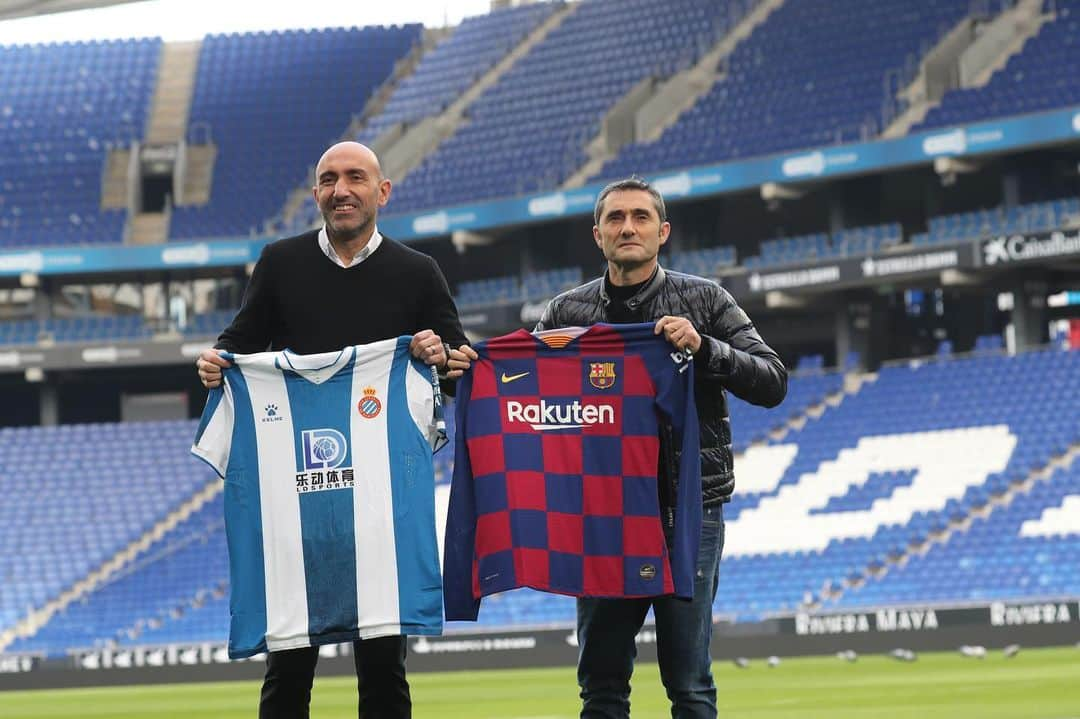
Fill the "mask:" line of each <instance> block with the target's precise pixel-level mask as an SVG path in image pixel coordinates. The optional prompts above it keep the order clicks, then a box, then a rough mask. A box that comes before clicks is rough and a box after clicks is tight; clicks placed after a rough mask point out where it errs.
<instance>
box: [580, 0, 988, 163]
mask: <svg viewBox="0 0 1080 719" xmlns="http://www.w3.org/2000/svg"><path fill="white" fill-rule="evenodd" d="M970 7H971V3H969V2H968V0H941V1H939V2H934V3H917V4H913V3H910V2H907V0H882V1H881V2H869V3H868V2H862V1H861V0H837V1H836V2H828V3H820V2H814V0H788V1H787V2H785V3H784V4H783V5H781V6H780V7H779V8H778V9H777V10H775V11H774V12H773V13H772V14H771V15H769V17H768V19H767V20H766V21H765V22H764V23H762V24H761V25H760V26H759V27H758V28H757V29H756V30H755V31H754V33H753V34H752V35H751V36H750V37H749V38H747V39H746V40H744V41H743V42H741V43H740V44H739V45H738V47H737V48H736V49H735V51H734V52H733V53H732V54H731V56H730V57H729V58H728V60H727V63H726V68H725V69H726V76H725V77H723V78H722V79H721V80H719V81H718V82H717V83H716V84H715V85H714V86H713V87H712V89H711V90H709V92H708V93H707V94H706V95H705V96H704V97H703V98H701V100H699V101H698V102H697V103H696V104H695V105H694V107H693V108H691V109H690V110H689V111H687V112H686V113H684V114H683V115H682V116H681V117H679V119H678V120H677V121H676V122H675V124H673V125H672V126H671V127H669V128H668V129H667V130H666V131H664V133H663V134H662V135H661V136H660V138H659V139H657V140H656V141H655V142H651V143H647V144H640V143H635V144H632V145H629V146H627V147H625V148H624V149H623V150H622V151H621V152H620V154H619V156H618V157H616V158H615V159H614V160H611V161H610V162H608V163H607V164H606V165H605V166H604V167H603V168H602V169H601V170H600V172H598V173H597V174H596V175H595V176H594V178H593V179H601V178H615V177H623V176H626V175H629V174H631V173H638V174H647V173H649V172H654V171H657V170H664V169H670V168H680V167H692V166H694V165H704V164H708V163H713V162H720V161H723V160H728V159H732V158H739V157H752V156H755V155H767V154H770V153H774V152H781V151H783V150H792V149H798V148H804V147H813V146H818V145H833V144H836V143H839V142H851V141H857V140H862V139H867V138H868V137H873V136H875V135H877V134H878V132H879V131H880V130H881V127H880V124H881V107H882V101H883V100H884V96H883V90H882V86H883V82H884V79H885V77H886V74H887V73H889V72H890V71H893V70H895V69H897V68H900V67H902V66H903V65H904V64H905V62H907V61H908V59H909V56H912V55H919V54H920V50H922V49H924V48H925V47H926V46H927V45H928V44H932V43H934V42H936V40H937V38H938V37H939V36H940V34H941V33H942V31H943V30H946V31H947V30H948V29H949V28H951V27H952V26H954V25H955V24H956V23H957V22H959V20H960V19H961V18H963V17H964V16H965V15H967V13H968V12H969V10H970ZM867 27H875V28H878V29H879V30H880V32H874V33H867V32H864V31H863V29H864V28H867Z"/></svg>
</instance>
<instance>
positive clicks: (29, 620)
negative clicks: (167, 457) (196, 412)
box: [0, 479, 223, 653]
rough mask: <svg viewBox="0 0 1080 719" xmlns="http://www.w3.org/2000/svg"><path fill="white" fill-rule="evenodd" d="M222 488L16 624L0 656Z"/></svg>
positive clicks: (194, 500)
mask: <svg viewBox="0 0 1080 719" xmlns="http://www.w3.org/2000/svg"><path fill="white" fill-rule="evenodd" d="M222 488H223V485H222V483H221V481H220V480H217V479H214V480H213V481H211V482H210V483H208V484H207V485H206V486H204V487H203V488H202V489H201V490H199V491H198V492H196V493H195V494H194V495H192V496H191V497H190V498H189V499H188V500H187V501H186V502H184V503H183V504H181V505H180V506H179V507H177V508H176V509H175V510H174V511H173V512H171V513H170V514H169V515H168V516H166V517H165V518H164V519H162V520H161V521H160V522H158V523H157V524H155V525H154V526H153V527H152V528H151V529H149V530H148V531H147V532H146V533H145V534H143V535H142V536H141V537H139V538H138V539H137V540H135V541H134V542H132V543H131V544H129V545H128V546H127V547H125V548H124V549H122V550H120V551H119V552H117V553H116V554H115V555H114V556H113V557H112V558H111V559H109V560H108V561H106V562H105V563H104V564H102V565H101V566H100V567H98V568H97V569H95V570H94V571H92V572H91V573H90V574H88V575H87V576H86V577H84V578H83V579H81V580H80V581H78V582H76V583H75V584H74V585H72V586H71V588H70V589H68V590H67V591H65V592H63V593H61V594H60V596H59V597H57V598H56V599H54V600H52V601H51V602H48V603H47V604H45V606H43V607H41V608H40V609H37V610H35V611H32V612H31V613H30V614H29V615H28V616H27V617H26V618H25V619H23V620H22V621H20V622H18V623H16V624H15V626H14V627H11V628H9V629H7V630H6V631H4V632H3V633H0V653H2V652H3V651H4V650H5V649H6V648H7V647H8V646H9V645H10V644H11V643H12V642H13V641H15V639H17V638H19V637H29V636H32V635H33V634H34V633H35V632H37V631H38V630H39V629H40V628H41V627H43V626H45V624H46V623H47V622H48V621H49V619H50V618H51V617H52V616H53V615H54V614H56V613H57V612H59V611H61V610H63V609H64V608H65V607H67V606H68V605H70V604H71V603H72V602H75V601H77V600H79V599H80V598H82V597H84V596H86V595H87V594H89V593H90V592H92V591H93V590H94V589H95V588H97V587H98V586H100V585H102V584H103V583H105V582H106V581H108V580H109V578H110V577H111V576H112V575H113V574H115V573H116V572H118V571H119V570H121V569H122V568H123V567H124V566H125V565H126V564H128V563H129V562H131V561H132V560H133V559H135V557H136V556H138V554H139V553H140V552H142V551H144V550H145V549H146V548H147V547H149V546H150V545H151V544H153V543H154V542H156V541H158V540H159V539H161V538H162V537H163V536H164V535H165V534H166V533H167V532H169V531H170V530H172V529H174V528H175V527H176V526H177V525H178V524H180V523H181V522H182V521H184V520H185V519H187V518H188V517H189V516H191V514H192V513H193V512H195V511H197V510H198V509H199V508H201V507H202V506H203V505H205V504H206V503H207V502H209V501H211V500H212V499H213V498H214V497H216V496H217V495H218V494H219V493H220V492H221V491H222Z"/></svg>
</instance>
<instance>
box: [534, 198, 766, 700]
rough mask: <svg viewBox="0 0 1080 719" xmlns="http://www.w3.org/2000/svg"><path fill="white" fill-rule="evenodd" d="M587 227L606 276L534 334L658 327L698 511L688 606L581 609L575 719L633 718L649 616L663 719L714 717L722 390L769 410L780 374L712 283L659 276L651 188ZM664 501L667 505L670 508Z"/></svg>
mask: <svg viewBox="0 0 1080 719" xmlns="http://www.w3.org/2000/svg"><path fill="white" fill-rule="evenodd" d="M593 217H594V220H595V223H596V224H595V225H594V227H593V239H594V240H595V241H596V245H597V247H599V248H600V250H601V252H603V254H604V258H605V259H606V260H607V272H606V273H605V274H604V276H603V277H601V278H598V279H595V280H593V281H592V282H589V283H587V284H585V285H582V286H580V287H577V288H575V289H572V290H569V291H567V292H564V293H563V294H561V295H559V296H558V297H556V298H555V299H553V300H552V301H551V303H550V304H549V305H548V306H547V308H546V309H545V310H544V314H543V316H542V317H541V319H540V322H539V323H538V324H537V325H536V330H537V331H540V330H547V329H553V328H556V327H570V326H586V325H590V324H593V323H596V322H613V323H618V322H655V323H656V327H655V332H656V333H657V334H660V333H663V335H664V337H666V338H667V340H668V341H669V342H671V344H672V345H674V346H675V347H676V348H677V349H678V350H680V351H688V352H691V353H693V355H694V372H695V383H694V384H695V386H694V397H695V401H696V404H697V410H698V420H699V423H700V426H701V432H700V435H701V440H700V441H701V473H702V495H703V496H702V502H703V505H704V507H703V515H702V519H703V522H702V532H701V540H700V544H699V548H698V566H697V576H696V581H695V584H694V598H693V600H692V601H690V602H686V601H683V600H679V599H676V598H674V597H658V598H653V599H578V601H577V633H578V642H579V646H580V650H579V655H578V684H579V685H580V687H581V698H582V702H583V706H582V711H581V716H582V717H583V719H584V718H586V717H588V718H590V719H591V718H594V717H629V716H630V676H631V674H632V673H633V669H634V657H635V656H636V653H637V652H636V649H635V645H634V637H635V636H636V635H637V633H638V631H639V630H640V629H641V626H642V624H643V623H644V621H645V616H646V614H647V613H648V611H649V608H650V607H652V609H653V614H654V616H655V618H656V640H657V656H658V660H659V664H660V677H661V679H662V680H663V683H664V687H665V689H666V690H667V695H668V698H669V699H670V700H671V704H672V716H675V717H680V718H687V717H694V718H697V717H715V716H716V685H715V683H714V682H713V677H712V659H711V657H710V655H709V641H710V639H711V638H712V603H713V599H714V598H715V596H716V589H717V585H718V574H717V573H718V569H719V562H720V555H721V551H722V549H723V544H724V520H723V511H722V507H723V504H724V502H726V501H728V500H729V499H730V497H731V492H732V489H733V488H734V484H735V478H734V473H733V466H732V465H733V462H732V452H731V428H730V424H729V421H728V412H727V398H726V396H725V391H728V392H731V393H733V394H734V395H735V396H737V397H739V398H741V399H744V400H746V401H748V402H751V403H753V404H757V405H761V406H765V407H775V406H776V405H778V404H780V402H781V401H782V400H783V399H784V395H785V394H786V393H787V370H786V369H785V368H784V365H783V364H782V363H781V362H780V358H779V357H778V356H777V354H776V352H774V351H773V350H772V349H771V348H770V347H769V346H768V345H766V344H765V342H764V341H763V340H762V339H761V336H760V335H759V334H758V332H757V330H756V329H755V328H754V325H753V323H751V322H750V318H749V317H747V315H746V313H745V312H743V310H742V309H741V308H740V307H739V306H738V305H737V304H736V303H735V300H734V299H732V297H731V295H730V294H728V293H727V291H726V290H724V289H723V288H721V287H720V286H719V285H718V284H717V283H716V282H713V281H712V280H707V279H703V278H701V277H695V276H693V275H685V274H682V273H678V272H671V271H668V270H664V269H663V268H662V267H660V265H659V262H658V261H657V255H658V253H659V251H660V247H661V246H662V245H663V244H664V243H666V242H667V240H668V236H669V235H670V234H671V225H670V224H669V223H668V222H667V212H666V209H665V207H664V199H663V197H661V195H660V193H659V192H657V191H656V189H655V188H653V187H651V186H650V185H649V184H648V183H646V182H645V181H643V180H640V179H637V178H630V179H626V180H621V181H619V182H613V183H611V184H610V185H608V186H607V187H605V188H604V189H603V190H602V191H601V192H600V195H599V197H597V200H596V208H595V211H594V214H593ZM662 441H663V440H662ZM672 451H674V450H673V449H672ZM674 479H675V478H674V477H662V478H661V483H662V486H665V487H666V488H667V492H664V491H662V494H664V493H667V494H669V496H673V495H674V493H675V492H677V491H678V487H673V486H672V484H673V483H674ZM663 503H664V504H665V505H666V506H669V507H673V506H674V502H671V501H670V500H668V501H664V502H663Z"/></svg>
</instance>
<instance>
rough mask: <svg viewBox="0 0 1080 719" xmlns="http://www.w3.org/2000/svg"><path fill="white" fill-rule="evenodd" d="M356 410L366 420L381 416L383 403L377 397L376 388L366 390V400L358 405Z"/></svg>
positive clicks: (362, 400) (366, 388)
mask: <svg viewBox="0 0 1080 719" xmlns="http://www.w3.org/2000/svg"><path fill="white" fill-rule="evenodd" d="M356 409H357V410H359V412H360V416H361V417H364V418H366V419H372V418H374V417H378V416H379V412H380V411H382V402H380V401H379V398H378V397H376V396H375V388H374V387H365V388H364V398H363V399H361V400H360V401H359V402H357V403H356Z"/></svg>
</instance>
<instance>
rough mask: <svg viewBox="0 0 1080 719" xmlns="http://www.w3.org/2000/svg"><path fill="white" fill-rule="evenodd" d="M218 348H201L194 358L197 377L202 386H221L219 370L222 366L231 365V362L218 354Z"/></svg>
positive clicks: (210, 387) (208, 387)
mask: <svg viewBox="0 0 1080 719" xmlns="http://www.w3.org/2000/svg"><path fill="white" fill-rule="evenodd" d="M218 352H219V350H215V349H209V350H203V351H202V353H201V354H200V355H199V358H198V359H197V360H195V366H196V367H197V368H198V370H199V379H200V380H202V383H203V387H206V388H207V389H213V388H214V387H220V386H221V370H222V368H224V367H232V362H230V361H229V360H227V359H225V358H223V357H222V356H221V355H219V354H218Z"/></svg>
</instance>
